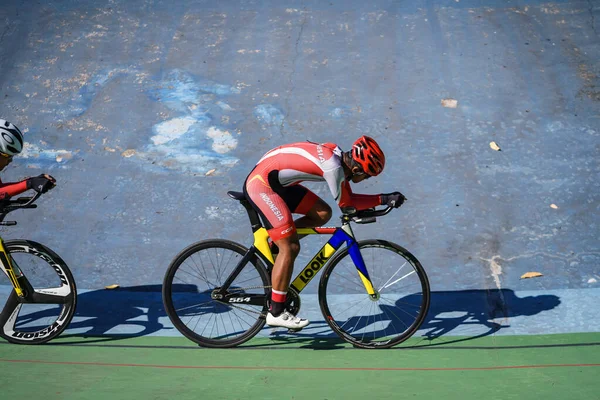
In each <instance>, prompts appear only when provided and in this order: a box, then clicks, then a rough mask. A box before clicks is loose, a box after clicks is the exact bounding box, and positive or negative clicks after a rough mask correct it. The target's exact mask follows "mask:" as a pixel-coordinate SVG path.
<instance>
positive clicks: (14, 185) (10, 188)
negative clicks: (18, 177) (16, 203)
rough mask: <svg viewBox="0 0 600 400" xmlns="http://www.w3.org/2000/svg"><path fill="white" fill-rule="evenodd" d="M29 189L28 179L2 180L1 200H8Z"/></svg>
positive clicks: (0, 188)
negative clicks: (17, 180) (5, 181)
mask: <svg viewBox="0 0 600 400" xmlns="http://www.w3.org/2000/svg"><path fill="white" fill-rule="evenodd" d="M25 191H27V180H26V179H25V180H22V181H21V182H8V183H2V182H0V200H6V199H8V198H10V197H12V196H15V195H17V194H20V193H23V192H25Z"/></svg>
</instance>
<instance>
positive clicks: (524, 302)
mask: <svg viewBox="0 0 600 400" xmlns="http://www.w3.org/2000/svg"><path fill="white" fill-rule="evenodd" d="M420 300H421V296H420V295H416V294H415V295H409V296H406V297H403V298H401V299H399V300H398V301H396V304H395V307H391V306H387V305H383V306H381V307H380V311H381V314H378V315H376V316H375V320H378V321H379V320H382V319H383V320H384V321H385V320H386V318H388V319H389V316H390V315H394V316H398V315H400V317H399V318H396V319H395V322H394V323H390V325H388V326H386V330H385V332H386V333H387V334H390V330H393V329H394V328H401V329H398V332H400V331H401V330H402V329H405V328H406V326H409V325H410V324H411V323H412V322H413V321H414V318H413V317H412V316H411V315H410V314H409V313H408V312H407V313H398V311H397V310H398V308H402V309H404V310H411V309H415V308H414V305H415V304H418V302H419V301H420ZM559 304H560V299H559V297H557V296H554V295H539V296H527V297H518V296H517V295H516V294H515V292H514V291H513V290H511V289H500V290H459V291H442V292H432V293H431V303H430V307H429V312H428V313H427V317H426V318H425V321H424V322H423V324H422V325H421V327H420V328H419V331H420V332H422V336H424V337H425V338H426V339H428V340H433V339H437V338H439V337H441V336H444V335H447V334H449V333H450V332H452V331H457V332H456V333H457V334H462V335H463V336H468V337H467V338H464V339H459V340H456V341H464V340H472V339H475V338H479V337H484V336H488V335H491V334H493V333H496V332H498V331H499V330H501V329H503V328H509V327H510V320H509V318H511V317H519V316H532V315H535V314H538V313H540V312H543V311H548V310H552V309H553V308H555V307H557V306H558V305H559ZM407 305H413V307H410V306H409V307H406V306H407ZM371 321H373V318H371ZM368 322H369V321H368V320H367V319H366V318H358V317H353V318H350V319H349V320H348V321H346V322H344V324H345V325H346V326H350V327H352V331H354V332H359V331H361V330H364V329H366V328H367V323H368ZM338 323H340V324H342V323H341V322H339V321H338ZM376 334H384V331H383V330H381V331H378V332H377V333H376Z"/></svg>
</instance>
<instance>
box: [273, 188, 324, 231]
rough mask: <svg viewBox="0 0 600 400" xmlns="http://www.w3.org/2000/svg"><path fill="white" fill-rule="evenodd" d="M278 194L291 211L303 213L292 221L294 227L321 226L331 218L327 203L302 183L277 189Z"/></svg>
mask: <svg viewBox="0 0 600 400" xmlns="http://www.w3.org/2000/svg"><path fill="white" fill-rule="evenodd" d="M278 194H279V195H280V196H281V197H282V198H283V200H284V201H285V203H286V204H287V205H288V208H289V209H290V210H291V212H293V213H294V214H302V215H303V217H300V218H298V219H296V220H295V221H294V225H296V228H315V227H318V226H323V225H325V224H326V223H327V222H328V221H329V220H330V219H331V214H332V211H331V207H330V206H329V204H327V203H326V202H325V201H324V200H323V199H321V198H320V197H319V196H317V195H316V194H314V193H313V192H312V191H310V190H309V189H307V188H306V187H304V186H302V185H294V186H290V187H286V188H283V190H279V191H278ZM300 238H302V236H300Z"/></svg>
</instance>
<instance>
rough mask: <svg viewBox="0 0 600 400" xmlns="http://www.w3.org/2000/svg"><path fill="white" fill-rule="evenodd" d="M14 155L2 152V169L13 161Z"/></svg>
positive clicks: (0, 159)
mask: <svg viewBox="0 0 600 400" xmlns="http://www.w3.org/2000/svg"><path fill="white" fill-rule="evenodd" d="M12 159H13V158H12V156H7V155H6V154H2V153H0V171H2V170H3V169H4V168H6V166H7V165H8V164H10V163H11V162H12Z"/></svg>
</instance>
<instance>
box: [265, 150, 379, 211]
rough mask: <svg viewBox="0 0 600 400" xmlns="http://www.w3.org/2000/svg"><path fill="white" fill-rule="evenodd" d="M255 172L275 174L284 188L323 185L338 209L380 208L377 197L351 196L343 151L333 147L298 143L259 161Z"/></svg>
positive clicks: (271, 153)
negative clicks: (300, 185)
mask: <svg viewBox="0 0 600 400" xmlns="http://www.w3.org/2000/svg"><path fill="white" fill-rule="evenodd" d="M255 170H257V171H260V172H262V173H263V174H264V173H265V172H266V174H268V171H278V180H279V183H280V184H281V186H283V187H288V186H292V185H296V184H299V183H300V182H303V181H317V182H322V181H325V182H326V183H327V185H328V186H329V190H330V191H331V194H332V195H333V198H334V199H335V201H336V202H337V203H338V205H339V206H340V207H355V208H356V209H358V210H364V209H367V208H372V207H376V206H378V205H381V197H380V195H366V194H354V193H352V189H351V188H350V184H349V182H348V181H347V180H346V177H345V174H344V168H343V165H342V149H340V148H339V147H338V146H337V145H336V144H334V143H322V144H317V143H311V142H300V143H292V144H287V145H283V146H279V147H276V148H274V149H273V150H271V151H269V152H268V153H267V154H265V155H264V156H263V157H262V158H261V159H260V160H259V161H258V163H257V164H256V168H255ZM266 174H265V175H266Z"/></svg>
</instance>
